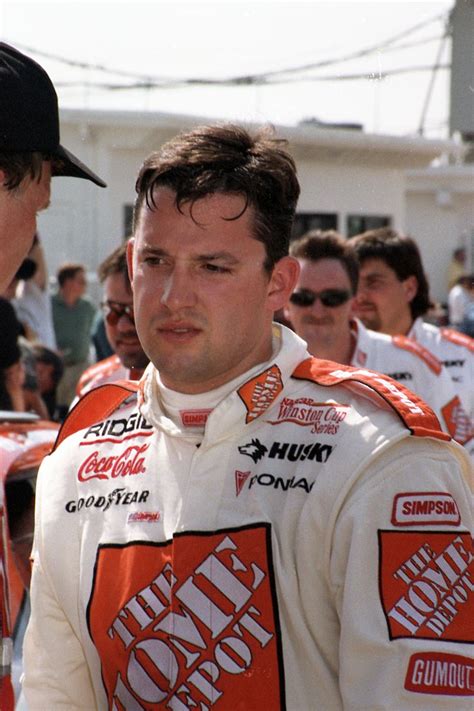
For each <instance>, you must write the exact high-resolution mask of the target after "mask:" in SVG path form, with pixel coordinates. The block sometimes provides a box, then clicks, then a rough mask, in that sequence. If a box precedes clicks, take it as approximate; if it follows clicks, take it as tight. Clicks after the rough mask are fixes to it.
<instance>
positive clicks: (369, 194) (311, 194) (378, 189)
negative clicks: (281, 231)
mask: <svg viewBox="0 0 474 711" xmlns="http://www.w3.org/2000/svg"><path fill="white" fill-rule="evenodd" d="M297 166H298V177H299V180H300V183H301V196H300V200H299V203H298V212H336V213H338V217H339V220H338V230H339V231H340V232H341V233H342V234H344V235H346V233H347V216H348V215H351V214H352V215H383V216H387V217H390V218H391V220H392V223H391V224H392V226H393V227H395V228H397V229H398V228H401V227H402V226H403V224H404V221H405V176H404V173H403V171H401V170H392V169H390V168H385V167H381V166H364V165H359V164H352V165H351V164H344V165H341V164H338V163H329V162H324V163H322V162H316V161H310V162H309V161H299V162H298V163H297Z"/></svg>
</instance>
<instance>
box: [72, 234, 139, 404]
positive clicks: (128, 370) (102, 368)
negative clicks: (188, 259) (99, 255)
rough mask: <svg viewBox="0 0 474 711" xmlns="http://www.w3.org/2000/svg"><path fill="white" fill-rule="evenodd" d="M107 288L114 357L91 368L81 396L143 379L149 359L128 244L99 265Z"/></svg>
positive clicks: (107, 317)
mask: <svg viewBox="0 0 474 711" xmlns="http://www.w3.org/2000/svg"><path fill="white" fill-rule="evenodd" d="M99 280H100V282H101V283H102V285H103V287H104V300H103V302H102V304H101V306H102V311H103V313H104V321H105V332H106V335H107V339H108V341H109V343H110V345H111V347H112V349H113V351H114V355H112V356H110V357H109V358H105V359H104V360H101V361H99V362H98V363H95V364H94V365H91V366H90V367H89V368H88V369H87V370H86V371H85V372H84V373H83V374H82V376H81V378H80V380H79V383H78V385H77V396H78V397H82V396H83V395H84V394H85V393H86V392H88V391H89V390H92V388H97V387H99V385H104V384H105V383H111V382H115V381H116V380H122V379H124V378H129V379H130V380H139V379H140V378H141V376H142V375H143V371H144V370H145V368H146V366H147V365H148V362H149V361H148V357H147V356H146V354H145V353H144V351H143V348H142V346H141V343H140V341H139V340H138V335H137V331H136V328H135V322H134V318H133V294H132V287H131V285H130V279H129V277H128V269H127V243H126V242H125V243H124V244H122V245H120V246H119V247H117V249H115V250H114V251H113V252H112V254H110V255H109V256H108V257H107V258H106V259H105V260H104V261H103V262H102V264H101V265H100V266H99Z"/></svg>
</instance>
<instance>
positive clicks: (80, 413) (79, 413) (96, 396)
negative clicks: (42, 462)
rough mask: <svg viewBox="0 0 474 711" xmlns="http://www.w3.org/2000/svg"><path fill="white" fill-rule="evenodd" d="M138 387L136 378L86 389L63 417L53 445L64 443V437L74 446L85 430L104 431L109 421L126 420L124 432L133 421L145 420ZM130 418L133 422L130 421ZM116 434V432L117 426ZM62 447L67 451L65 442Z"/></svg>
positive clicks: (130, 427)
mask: <svg viewBox="0 0 474 711" xmlns="http://www.w3.org/2000/svg"><path fill="white" fill-rule="evenodd" d="M138 389H139V386H138V383H137V382H136V381H128V380H120V381H116V382H111V383H106V384H104V385H99V386H98V387H95V388H92V389H91V390H89V391H88V392H86V393H85V394H84V395H83V397H82V398H80V399H79V400H78V402H77V403H76V405H75V406H74V407H73V408H72V410H71V411H70V412H69V414H68V416H67V417H66V419H65V420H64V422H63V424H62V426H61V429H60V431H59V433H58V437H57V439H56V443H55V446H54V449H57V448H58V447H59V445H63V442H65V441H69V442H70V446H72V447H73V448H75V447H76V446H77V445H78V444H79V443H80V441H81V439H82V436H83V433H84V432H87V431H89V430H91V429H94V428H95V429H94V431H96V432H99V431H100V432H102V434H104V435H105V434H106V430H107V426H106V425H108V424H110V423H111V422H115V421H120V422H121V423H122V424H123V423H125V424H124V425H123V426H124V428H125V429H124V432H128V431H129V430H130V431H132V430H133V429H134V425H133V423H136V422H139V421H143V423H145V420H144V418H143V417H142V416H141V415H140V412H139V410H138V398H137V393H138ZM129 421H130V423H131V424H130V425H127V423H128V422H129ZM112 429H114V428H112ZM113 434H114V436H115V435H117V431H116V429H114V432H113ZM77 438H78V439H77ZM61 451H64V446H61Z"/></svg>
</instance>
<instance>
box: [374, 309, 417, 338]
mask: <svg viewBox="0 0 474 711" xmlns="http://www.w3.org/2000/svg"><path fill="white" fill-rule="evenodd" d="M413 321H414V319H413V318H412V315H411V311H407V312H405V313H403V314H401V315H400V318H398V319H396V320H395V321H393V323H387V324H386V326H385V328H382V329H380V330H381V332H382V333H388V335H389V336H406V335H408V333H409V331H410V329H411V327H412V326H413Z"/></svg>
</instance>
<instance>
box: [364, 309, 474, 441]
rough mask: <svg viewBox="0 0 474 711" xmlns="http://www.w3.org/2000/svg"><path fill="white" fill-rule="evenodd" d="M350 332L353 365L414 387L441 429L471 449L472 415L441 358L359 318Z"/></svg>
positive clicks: (409, 339)
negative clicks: (431, 411) (435, 417)
mask: <svg viewBox="0 0 474 711" xmlns="http://www.w3.org/2000/svg"><path fill="white" fill-rule="evenodd" d="M351 332H352V333H353V335H354V337H355V339H356V345H355V348H354V352H353V356H352V361H351V365H353V366H355V367H360V366H363V367H365V368H369V369H370V370H377V371H378V372H379V373H385V374H386V375H389V376H390V377H391V378H394V379H395V380H397V381H398V382H400V383H402V384H403V385H404V386H405V387H407V388H409V389H410V390H412V391H413V392H414V393H416V394H417V395H419V396H420V397H421V398H422V399H423V400H424V401H425V402H426V403H427V404H428V405H429V406H430V407H431V409H432V410H434V412H435V414H436V415H437V417H438V419H439V421H440V424H441V427H442V429H443V430H444V431H445V432H449V434H450V435H451V436H452V437H453V438H454V439H455V440H456V441H457V442H459V443H460V444H463V445H466V446H467V447H468V448H469V445H470V440H471V439H472V437H473V431H472V430H473V423H472V420H471V417H470V416H469V414H468V411H467V409H465V407H463V404H462V400H461V398H460V396H459V395H458V388H457V387H456V386H455V384H454V382H453V381H452V380H451V377H450V375H449V372H448V370H447V368H445V367H444V366H443V365H442V363H441V362H440V361H439V360H438V358H436V357H435V356H433V355H432V353H431V352H430V351H429V350H427V349H426V348H424V347H423V346H422V345H420V344H419V343H418V342H416V341H413V340H412V339H411V338H406V337H405V336H389V335H387V334H385V333H377V332H376V331H371V330H369V329H367V328H366V327H365V326H364V324H363V323H362V322H361V321H359V319H354V320H353V321H352V322H351ZM473 387H474V384H473ZM466 407H467V406H466Z"/></svg>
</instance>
